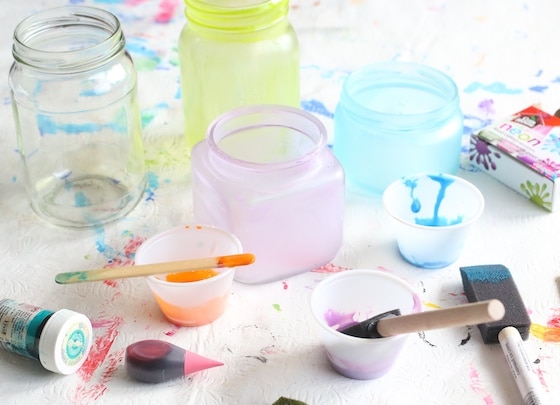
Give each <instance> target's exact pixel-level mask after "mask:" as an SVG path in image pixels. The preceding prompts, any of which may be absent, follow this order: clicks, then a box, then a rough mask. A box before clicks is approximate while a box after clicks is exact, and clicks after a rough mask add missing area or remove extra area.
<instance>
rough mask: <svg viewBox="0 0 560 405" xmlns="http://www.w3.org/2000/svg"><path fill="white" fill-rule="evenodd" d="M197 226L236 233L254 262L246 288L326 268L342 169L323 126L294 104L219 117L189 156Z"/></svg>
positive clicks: (244, 274)
mask: <svg viewBox="0 0 560 405" xmlns="http://www.w3.org/2000/svg"><path fill="white" fill-rule="evenodd" d="M191 164H192V187H193V199H194V216H195V220H196V222H197V223H205V224H209V225H215V226H219V227H221V228H223V229H226V230H228V231H230V232H232V233H233V234H235V235H236V236H237V237H238V238H239V240H240V241H241V244H242V245H243V249H244V251H246V252H250V253H253V254H255V257H256V260H255V263H253V264H251V265H249V266H243V267H239V268H237V269H236V270H235V279H236V280H237V281H240V282H244V283H248V284H257V283H265V282H269V281H274V280H279V279H282V278H285V277H288V276H291V275H294V274H298V273H302V272H305V271H309V270H312V269H314V268H317V267H319V266H322V265H325V264H327V263H328V262H329V261H330V260H331V259H333V258H334V257H335V255H336V254H337V252H338V250H339V248H340V246H341V243H342V230H343V216H344V172H343V169H342V166H341V165H340V163H339V162H338V160H337V159H336V157H335V156H334V154H333V153H332V152H331V150H330V149H329V148H328V147H327V134H326V130H325V127H324V126H323V124H322V123H321V122H320V121H319V120H318V119H317V118H315V117H314V116H312V115H311V114H309V113H307V112H305V111H303V110H300V109H297V108H293V107H287V106H279V105H258V106H248V107H238V108H236V109H233V110H231V111H228V112H227V113H225V114H223V115H221V116H220V117H218V118H217V119H216V120H215V121H214V122H213V123H212V124H211V125H210V127H209V129H208V133H207V137H206V139H205V140H204V141H202V142H199V143H198V144H197V145H196V146H195V147H194V149H193V151H192V156H191Z"/></svg>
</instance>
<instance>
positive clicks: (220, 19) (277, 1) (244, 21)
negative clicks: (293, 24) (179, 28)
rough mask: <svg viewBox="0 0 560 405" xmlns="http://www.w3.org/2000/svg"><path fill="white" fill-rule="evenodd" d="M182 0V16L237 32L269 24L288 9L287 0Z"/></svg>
mask: <svg viewBox="0 0 560 405" xmlns="http://www.w3.org/2000/svg"><path fill="white" fill-rule="evenodd" d="M184 1H185V16H186V17H187V20H188V21H189V22H191V23H195V24H197V25H200V26H202V27H205V28H210V29H216V30H220V31H229V32H236V33H249V32H254V31H258V30H261V29H263V28H267V27H269V26H272V25H274V24H276V23H277V22H278V21H280V20H282V19H283V18H284V17H285V16H286V15H287V14H288V11H289V0H262V1H259V2H255V3H254V4H245V5H239V6H235V5H233V6H232V5H228V6H224V5H221V4H211V3H209V2H208V1H201V0H184Z"/></svg>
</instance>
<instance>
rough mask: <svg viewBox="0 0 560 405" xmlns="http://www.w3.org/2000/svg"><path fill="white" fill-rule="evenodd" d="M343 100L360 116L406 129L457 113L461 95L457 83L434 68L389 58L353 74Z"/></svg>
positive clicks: (345, 84)
mask: <svg viewBox="0 0 560 405" xmlns="http://www.w3.org/2000/svg"><path fill="white" fill-rule="evenodd" d="M341 101H342V103H344V104H345V105H346V106H347V111H349V113H350V114H351V115H353V116H355V117H356V118H358V119H362V120H367V121H368V122H371V121H373V122H383V123H385V124H386V123H390V124H391V126H393V127H394V128H396V129H398V130H403V129H413V128H414V127H416V126H418V125H424V126H425V125H427V124H428V125H429V123H433V125H438V124H439V123H440V122H441V121H443V120H446V119H447V118H448V117H449V116H450V115H452V114H454V112H455V111H456V109H457V106H458V104H459V95H458V90H457V87H456V85H455V83H454V82H453V81H452V80H451V79H450V78H449V77H448V76H447V75H445V74H444V73H442V72H440V71H438V70H436V69H434V68H431V67H428V66H424V65H420V64H415V63H406V62H387V63H378V64H373V65H369V66H366V67H364V68H361V69H359V70H356V71H355V72H353V73H352V74H350V76H349V77H348V78H347V79H346V82H345V83H344V88H343V91H342V94H341Z"/></svg>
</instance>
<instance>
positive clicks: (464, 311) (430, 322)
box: [377, 300, 506, 337]
mask: <svg viewBox="0 0 560 405" xmlns="http://www.w3.org/2000/svg"><path fill="white" fill-rule="evenodd" d="M505 312H506V310H505V308H504V305H503V304H502V302H501V301H499V300H488V301H481V302H475V303H472V304H465V305H459V306H456V307H452V308H446V309H438V310H434V311H426V312H420V313H417V314H409V315H402V316H397V317H394V318H384V319H381V320H379V321H378V322H377V331H378V332H379V334H380V335H381V336H384V337H388V336H395V335H400V334H403V333H411V332H420V331H425V330H432V329H439V328H448V327H453V326H464V325H477V324H479V323H484V322H492V321H499V320H500V319H502V318H503V317H504V315H505Z"/></svg>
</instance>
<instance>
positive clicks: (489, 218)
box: [0, 0, 560, 405]
mask: <svg viewBox="0 0 560 405" xmlns="http://www.w3.org/2000/svg"><path fill="white" fill-rule="evenodd" d="M69 3H72V4H88V5H94V6H98V7H102V8H106V9H108V10H110V11H112V12H114V13H115V14H116V15H117V16H118V17H119V18H120V19H121V22H122V24H123V28H124V31H125V34H126V36H127V39H128V44H127V47H128V49H129V51H130V53H131V54H132V56H133V58H134V59H135V61H136V66H137V68H138V71H139V93H140V99H139V102H140V106H141V109H142V123H143V136H144V140H145V148H146V153H147V163H148V167H149V183H148V188H147V189H146V192H145V195H144V198H143V200H142V202H141V203H140V205H139V206H138V207H137V208H136V209H135V210H134V211H133V212H132V213H131V214H130V215H129V216H128V217H127V218H126V219H124V220H122V221H120V222H118V223H116V224H112V225H108V226H106V227H103V228H98V229H91V230H72V229H64V228H57V227H52V226H49V225H47V224H45V223H42V222H40V221H39V220H38V219H37V217H36V216H35V215H34V214H33V213H32V212H31V210H30V208H29V207H28V205H27V203H26V199H25V196H24V189H23V179H22V172H21V168H20V166H19V160H18V156H17V153H16V149H17V144H16V141H15V131H14V127H13V121H12V117H11V106H10V101H9V92H8V84H7V74H8V69H9V66H10V64H11V52H10V47H11V34H12V31H13V28H14V27H15V24H16V23H17V22H18V21H19V20H21V19H22V18H23V17H25V16H27V15H28V14H30V13H31V12H33V11H35V10H38V9H42V8H46V7H51V6H58V5H63V4H69ZM182 10H183V6H182V4H181V3H180V1H179V0H152V1H148V0H121V1H118V0H87V1H85V0H84V1H80V0H69V1H63V0H41V1H33V2H8V1H7V0H2V4H1V6H0V33H1V37H0V38H1V40H0V52H1V55H2V58H1V59H0V70H2V71H3V72H4V75H3V76H2V79H1V81H0V90H1V95H2V103H1V105H0V123H1V125H0V146H1V148H0V150H1V151H2V165H1V166H0V224H1V227H0V229H1V231H2V236H1V237H0V279H1V286H0V291H1V294H0V296H1V297H9V298H16V299H19V300H21V301H24V302H28V303H33V304H36V305H39V306H44V307H47V308H51V309H55V310H56V309H59V308H71V309H74V310H76V311H79V312H82V313H84V314H87V316H88V317H89V318H90V319H91V320H92V323H93V326H94V340H95V345H94V348H93V350H92V352H91V354H90V356H89V358H88V360H87V362H86V364H85V365H84V367H83V368H82V369H81V370H80V371H79V372H78V373H76V374H74V375H71V376H67V377H63V376H60V375H55V374H52V373H49V372H46V371H44V370H43V369H42V368H41V367H40V366H38V364H37V363H35V362H34V361H32V360H27V359H24V358H22V357H19V356H17V355H14V354H12V353H8V352H5V351H1V352H0V385H1V387H2V389H1V391H0V402H1V403H2V404H16V403H56V404H74V403H75V404H88V403H94V402H99V403H117V402H119V403H185V404H186V403H188V404H202V403H203V404H271V403H272V402H274V401H275V400H276V399H277V398H278V397H280V396H287V397H291V398H295V399H299V400H302V401H305V402H307V403H309V404H343V403H348V404H370V403H375V404H402V403H411V402H416V403H422V404H469V405H472V404H484V405H491V404H496V405H499V404H508V405H515V404H521V403H522V401H521V399H520V397H519V394H518V392H517V388H516V386H515V383H514V381H513V379H512V377H511V375H510V372H509V370H508V369H507V367H506V363H505V360H504V357H503V353H502V351H501V350H500V348H499V347H498V346H491V345H484V344H483V343H482V341H481V338H480V334H479V333H478V330H477V329H476V328H468V327H464V328H452V329H447V330H438V331H431V332H426V333H420V334H414V335H412V336H410V339H409V345H408V346H407V348H406V350H405V352H404V353H403V355H402V357H401V358H400V359H399V361H398V363H397V365H396V366H395V367H394V369H393V370H392V371H391V372H390V373H389V374H388V375H386V376H385V377H383V378H382V379H380V380H375V381H354V380H350V379H346V378H344V377H341V376H339V375H337V374H336V373H335V372H334V371H333V370H332V369H330V367H329V366H328V364H327V361H326V359H325V357H324V354H323V352H322V351H321V348H320V346H319V341H318V336H317V334H316V330H315V329H314V325H313V322H312V319H311V314H310V311H309V308H308V300H309V295H310V292H311V290H312V289H313V287H314V286H315V285H316V284H317V282H318V281H320V280H321V279H323V278H324V277H326V276H328V275H329V273H332V272H337V271H346V270H348V269H352V268H364V267H365V268H383V269H385V270H386V271H389V272H391V273H393V274H396V275H398V276H400V277H403V278H404V279H406V280H408V281H409V282H410V283H411V284H412V285H414V286H415V287H416V288H417V289H418V291H419V292H420V294H421V296H422V299H423V302H424V305H425V307H426V309H429V308H437V307H448V306H453V305H457V304H460V303H464V302H466V298H465V296H464V294H463V290H462V285H461V281H460V275H459V271H458V267H459V266H461V265H475V264H490V263H503V264H505V265H507V266H508V267H509V268H510V270H511V271H512V273H513V275H514V278H515V280H516V282H517V284H518V287H519V290H520V292H521V294H522V296H523V298H524V301H525V304H526V306H527V307H528V310H529V312H530V315H531V319H532V322H533V326H532V328H531V335H530V338H529V340H528V341H527V342H526V347H527V350H528V352H529V356H530V358H531V360H532V361H533V362H534V367H535V369H536V370H537V373H538V375H539V377H540V380H541V382H542V384H543V386H544V389H545V391H547V394H548V395H549V397H550V400H551V402H550V403H557V402H558V401H559V398H560V361H559V359H560V295H559V291H558V286H557V285H556V283H555V279H556V278H557V277H558V276H560V255H559V253H558V251H559V250H558V248H557V243H558V242H557V241H558V236H557V235H558V229H560V216H559V215H560V214H550V213H547V212H546V211H544V210H542V209H541V208H539V207H537V206H535V205H532V204H531V203H530V202H528V201H527V200H526V199H524V198H523V197H521V196H520V195H518V194H516V193H515V192H513V191H512V190H510V189H508V188H506V187H505V186H503V185H501V184H500V183H498V182H497V181H495V180H494V179H492V178H490V177H489V176H487V175H486V174H484V173H480V172H476V171H474V170H471V169H469V166H468V165H467V164H465V165H463V169H462V170H461V173H460V175H461V176H463V177H465V178H467V179H468V180H470V181H472V182H473V183H475V184H476V185H477V186H478V187H479V188H480V189H481V190H482V192H483V193H484V195H485V198H486V210H485V213H484V214H483V216H482V219H481V220H480V222H479V223H478V224H477V226H476V228H475V229H474V230H473V235H472V237H471V238H470V239H469V242H468V244H467V246H466V249H465V252H464V254H463V255H462V256H461V258H460V260H459V261H458V262H457V263H456V264H454V265H452V266H449V267H448V268H445V269H442V270H437V271H426V270H420V269H417V268H414V267H412V266H411V265H408V264H407V263H405V262H404V261H403V260H402V259H401V258H400V256H399V255H398V253H397V251H396V248H395V245H394V240H393V234H392V228H391V225H390V221H389V219H388V218H387V217H386V215H385V214H384V212H383V210H382V208H381V204H380V201H379V200H378V199H376V198H372V197H365V196H360V195H358V194H355V193H353V192H349V193H348V198H347V207H346V209H347V211H346V228H345V241H344V246H343V247H342V249H341V250H340V253H339V254H338V256H337V257H336V258H335V260H334V261H333V262H332V263H329V264H327V265H325V266H323V267H321V268H318V269H315V270H314V271H311V272H309V273H306V274H302V275H300V276H297V277H292V278H289V279H286V280H282V281H278V282H274V283H270V284H266V285H261V286H247V285H241V284H236V285H235V286H234V289H233V292H232V294H231V297H230V302H229V306H228V308H227V311H226V313H225V315H224V316H223V317H221V318H220V319H219V320H217V321H216V322H214V323H213V324H211V325H208V326H204V327H199V328H180V327H176V326H174V325H171V324H169V323H168V322H166V321H165V320H164V319H163V317H162V315H161V313H160V312H159V309H158V307H157V305H156V303H155V301H154V300H153V299H152V297H151V295H150V293H149V291H148V288H147V286H146V284H145V282H144V280H142V279H127V280H116V281H111V282H105V283H103V282H100V283H91V284H82V285H79V284H78V285H72V286H60V285H56V284H55V283H54V275H55V274H56V273H58V272H60V271H71V270H85V269H91V268H99V267H103V266H106V267H110V266H122V265H126V264H131V263H133V261H134V252H135V251H136V248H137V247H138V246H139V244H141V243H142V241H143V240H145V239H146V238H147V237H149V236H150V235H153V234H154V233H157V232H159V231H162V230H165V229H167V228H170V227H172V226H176V225H178V224H186V223H190V221H191V220H192V208H191V194H190V173H189V162H188V160H187V159H186V158H185V156H186V152H185V143H184V139H183V137H182V135H181V127H182V118H181V100H180V98H181V94H180V91H179V87H180V86H179V72H178V67H177V37H178V35H179V31H180V30H181V28H182V25H183V23H184V16H183V14H182ZM558 15H560V3H552V2H548V1H546V0H540V1H533V2H524V1H520V0H519V1H518V0H513V1H505V0H504V1H494V2H488V1H481V0H475V1H471V2H468V3H467V2H445V1H437V0H424V1H416V2H409V1H406V0H396V1H391V2H379V1H367V0H365V1H350V0H347V1H342V0H336V1H335V0H332V1H328V2H326V1H325V2H318V1H315V2H311V1H299V0H298V1H292V4H291V20H292V22H293V25H294V26H295V28H296V30H297V32H298V35H299V38H300V42H301V51H302V61H301V62H302V64H301V76H302V107H303V108H304V109H306V110H308V111H311V112H313V113H314V114H316V115H317V116H318V117H319V118H320V119H321V120H322V121H323V122H324V123H325V124H326V126H327V128H328V129H329V132H330V134H331V135H332V117H333V111H334V108H335V106H336V103H337V100H338V94H339V91H340V87H341V84H342V81H343V80H344V78H345V77H346V76H347V75H348V73H349V72H350V71H351V70H352V69H354V68H356V67H358V66H361V65H364V64H367V63H370V62H375V61H381V60H405V61H407V60H410V61H417V62H421V63H426V64H430V65H432V66H434V67H436V68H439V69H441V70H443V71H445V72H446V73H448V74H449V75H451V77H453V79H454V80H455V81H456V83H457V85H458V87H459V89H460V95H461V105H462V109H463V111H464V113H465V134H466V135H468V134H469V133H470V132H471V131H472V130H474V129H476V128H479V127H481V126H483V125H484V124H486V123H488V122H490V121H492V120H494V119H498V118H501V117H503V116H505V115H508V114H510V113H513V112H515V111H518V110H520V109H522V108H524V107H526V106H528V105H530V104H538V105H540V106H541V107H542V109H544V110H546V111H549V112H554V111H555V110H556V109H557V107H558V94H559V92H560V68H559V66H558V64H557V63H556V61H557V58H556V57H554V56H553V55H554V54H555V53H556V52H555V48H554V46H555V45H554V44H555V39H556V38H557V37H558V36H559V35H560V29H559V28H558V23H557V21H558ZM465 144H466V143H465ZM151 338H153V339H163V340H167V341H169V342H172V343H174V344H177V345H179V346H182V347H185V348H187V349H189V350H193V351H196V352H198V353H200V354H203V355H205V356H208V357H212V358H215V359H219V360H221V361H223V362H224V363H225V366H224V367H220V368H215V369H210V370H206V371H204V372H200V373H197V374H194V375H192V376H190V377H188V378H184V379H179V380H176V381H171V382H167V383H163V384H160V385H145V384H140V383H137V382H135V381H132V380H131V379H129V378H128V377H127V376H126V373H125V370H124V367H123V354H124V350H125V348H126V346H127V345H129V344H130V343H132V342H134V341H137V340H141V339H151Z"/></svg>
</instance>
